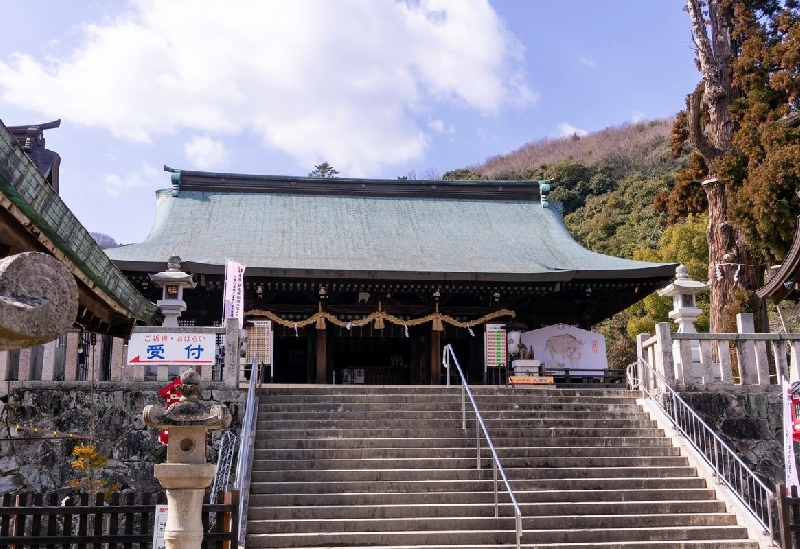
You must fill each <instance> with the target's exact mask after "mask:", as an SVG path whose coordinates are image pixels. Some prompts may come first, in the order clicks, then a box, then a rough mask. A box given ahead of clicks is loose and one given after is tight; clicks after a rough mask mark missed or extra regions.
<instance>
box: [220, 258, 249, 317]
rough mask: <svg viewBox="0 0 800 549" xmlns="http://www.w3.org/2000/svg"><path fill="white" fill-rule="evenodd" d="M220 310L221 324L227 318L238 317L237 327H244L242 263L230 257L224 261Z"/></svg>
mask: <svg viewBox="0 0 800 549" xmlns="http://www.w3.org/2000/svg"><path fill="white" fill-rule="evenodd" d="M222 311H223V312H222V325H223V326H224V325H225V323H226V322H227V321H228V319H229V318H238V319H239V329H240V330H241V329H242V328H244V265H242V264H241V263H236V262H235V261H231V260H230V259H228V260H227V261H226V262H225V291H224V292H223V302H222Z"/></svg>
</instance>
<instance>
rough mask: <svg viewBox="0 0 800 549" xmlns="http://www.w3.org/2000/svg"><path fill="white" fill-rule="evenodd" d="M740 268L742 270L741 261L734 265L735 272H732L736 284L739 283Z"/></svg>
mask: <svg viewBox="0 0 800 549" xmlns="http://www.w3.org/2000/svg"><path fill="white" fill-rule="evenodd" d="M741 270H742V264H741V263H739V264H738V265H737V266H736V274H734V275H733V281H734V282H735V283H736V284H738V283H739V271H741Z"/></svg>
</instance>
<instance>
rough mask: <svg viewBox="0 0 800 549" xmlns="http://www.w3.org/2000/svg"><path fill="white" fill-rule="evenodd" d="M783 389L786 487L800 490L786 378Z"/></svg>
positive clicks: (789, 391)
mask: <svg viewBox="0 0 800 549" xmlns="http://www.w3.org/2000/svg"><path fill="white" fill-rule="evenodd" d="M781 381H782V384H781V387H782V389H783V459H784V465H785V466H786V487H787V488H791V487H792V486H797V487H798V489H800V482H798V480H797V461H796V460H795V455H794V439H793V438H792V433H793V431H794V422H793V421H792V391H791V387H790V386H789V382H788V381H786V379H785V378H783V379H782V380H781Z"/></svg>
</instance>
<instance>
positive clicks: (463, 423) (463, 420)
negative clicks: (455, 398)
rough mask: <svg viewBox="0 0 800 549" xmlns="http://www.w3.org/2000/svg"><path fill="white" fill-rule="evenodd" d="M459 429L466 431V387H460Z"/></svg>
mask: <svg viewBox="0 0 800 549" xmlns="http://www.w3.org/2000/svg"><path fill="white" fill-rule="evenodd" d="M461 429H462V430H464V431H466V430H467V387H466V385H463V384H462V385H461Z"/></svg>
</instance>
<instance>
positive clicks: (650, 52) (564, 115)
mask: <svg viewBox="0 0 800 549" xmlns="http://www.w3.org/2000/svg"><path fill="white" fill-rule="evenodd" d="M683 5H684V4H683V3H682V2H679V1H678V0H559V1H557V2H553V1H552V0H493V1H485V0H408V1H395V0H292V1H291V2H287V1H285V0H236V1H232V2H219V1H218V0H213V1H212V0H140V1H135V2H124V1H122V0H118V1H100V0H93V1H92V0H85V1H82V2H63V0H27V1H26V2H19V0H0V14H2V15H1V17H2V19H3V22H4V25H3V27H4V28H3V32H2V33H0V120H2V121H3V122H4V123H5V124H6V125H21V124H29V123H39V122H46V121H50V120H54V119H57V118H60V119H62V124H61V127H60V128H59V129H56V130H50V131H48V132H47V134H46V139H47V147H48V148H50V149H52V150H55V151H57V152H58V153H59V154H60V155H61V157H62V167H61V195H62V197H63V199H64V201H65V202H66V204H67V205H68V206H69V207H70V208H71V209H72V211H73V212H74V213H75V215H76V216H77V217H78V218H79V219H80V220H81V222H83V224H84V225H85V226H86V228H87V229H89V230H90V231H96V232H102V233H106V234H109V235H111V236H112V237H114V238H115V239H116V240H117V241H118V242H122V243H130V242H141V241H142V240H144V239H145V238H146V236H147V234H148V233H149V230H150V227H151V225H152V221H153V217H154V211H155V195H154V191H155V190H156V189H161V188H167V187H169V174H167V173H165V172H164V171H163V166H164V165H165V164H166V165H169V166H171V167H175V168H182V169H187V170H207V171H215V172H235V173H254V174H279V175H307V174H308V172H309V171H311V170H312V169H313V167H314V165H315V164H319V163H320V162H323V161H328V162H330V163H331V164H332V165H333V166H334V167H336V168H337V169H338V170H339V171H340V176H342V177H374V178H390V179H394V178H396V177H397V176H400V175H406V174H408V173H410V172H412V171H413V172H414V173H416V174H420V175H422V174H425V173H437V172H438V173H444V172H446V171H448V170H452V169H456V168H462V167H468V166H470V165H474V164H479V163H482V162H483V161H484V160H485V159H486V158H488V157H491V156H495V155H498V154H506V153H509V152H511V151H513V150H515V149H517V148H519V147H521V146H522V145H524V144H526V143H529V142H532V141H537V140H539V139H542V138H546V137H558V136H563V135H571V134H573V133H575V132H578V133H583V132H593V131H597V130H601V129H603V128H606V127H609V126H617V125H620V124H623V123H626V122H630V121H635V120H641V119H655V118H663V117H669V116H672V115H674V114H675V113H676V112H677V111H678V110H680V109H681V108H682V107H683V104H684V98H685V96H686V94H687V93H688V92H690V91H691V90H692V89H693V88H694V86H695V85H696V84H697V82H698V80H699V74H698V73H697V70H696V69H695V66H694V61H693V59H694V53H693V47H692V41H691V34H690V28H689V19H688V15H687V14H686V12H685V11H683ZM555 184H557V182H556V183H555Z"/></svg>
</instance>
